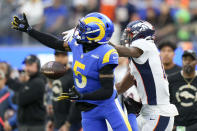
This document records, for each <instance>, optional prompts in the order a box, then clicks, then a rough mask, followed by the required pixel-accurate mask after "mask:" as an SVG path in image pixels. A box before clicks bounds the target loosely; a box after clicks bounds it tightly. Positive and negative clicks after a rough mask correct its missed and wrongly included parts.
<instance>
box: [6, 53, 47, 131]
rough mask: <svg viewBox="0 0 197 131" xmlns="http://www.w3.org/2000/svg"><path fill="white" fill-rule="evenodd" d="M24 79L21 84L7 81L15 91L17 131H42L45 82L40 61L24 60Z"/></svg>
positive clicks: (35, 59) (33, 56) (30, 57)
mask: <svg viewBox="0 0 197 131" xmlns="http://www.w3.org/2000/svg"><path fill="white" fill-rule="evenodd" d="M24 64H25V69H24V70H25V73H26V76H25V79H23V82H19V81H16V80H13V79H11V78H9V79H8V81H7V84H8V86H9V87H10V88H12V89H13V90H14V91H15V95H14V98H13V101H14V102H15V103H16V104H17V105H18V114H17V117H18V129H19V131H44V130H45V126H44V124H45V113H46V111H45V107H44V104H43V99H44V98H43V97H44V93H45V80H44V78H43V76H42V75H41V74H40V60H39V59H38V58H37V57H36V56H35V55H29V56H27V57H26V58H25V60H24Z"/></svg>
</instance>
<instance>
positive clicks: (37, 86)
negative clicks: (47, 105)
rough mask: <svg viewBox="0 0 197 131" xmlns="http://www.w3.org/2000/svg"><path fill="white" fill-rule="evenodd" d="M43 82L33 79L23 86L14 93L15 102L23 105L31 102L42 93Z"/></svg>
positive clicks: (41, 95)
mask: <svg viewBox="0 0 197 131" xmlns="http://www.w3.org/2000/svg"><path fill="white" fill-rule="evenodd" d="M44 87H45V84H44V82H43V81H41V80H40V81H39V80H35V81H33V82H32V83H31V84H30V85H29V86H25V87H24V88H23V89H22V90H20V91H19V92H17V93H16V95H15V98H16V104H18V105H20V106H24V105H26V104H31V103H32V102H34V101H35V100H37V99H40V98H42V97H43V95H44Z"/></svg>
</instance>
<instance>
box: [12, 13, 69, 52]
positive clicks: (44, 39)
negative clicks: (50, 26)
mask: <svg viewBox="0 0 197 131" xmlns="http://www.w3.org/2000/svg"><path fill="white" fill-rule="evenodd" d="M12 25H13V26H12V28H13V29H16V30H19V31H22V32H26V33H27V34H29V35H30V36H31V37H33V38H34V39H36V40H38V41H39V42H41V43H42V44H44V45H46V46H48V47H50V48H53V49H57V50H62V51H71V50H70V48H69V46H68V44H67V43H66V42H64V41H63V40H60V39H58V38H57V37H55V36H52V35H49V34H46V33H41V32H39V31H36V30H34V29H32V27H31V26H29V24H28V21H27V18H26V16H25V14H23V19H19V18H18V17H17V16H14V21H13V22H12Z"/></svg>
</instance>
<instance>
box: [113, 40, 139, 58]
mask: <svg viewBox="0 0 197 131" xmlns="http://www.w3.org/2000/svg"><path fill="white" fill-rule="evenodd" d="M109 44H110V45H112V46H113V47H114V48H115V49H116V50H117V52H118V54H119V56H120V57H134V58H138V57H140V56H141V55H142V54H143V51H142V50H141V49H139V48H137V47H125V46H118V45H114V44H113V43H111V42H109Z"/></svg>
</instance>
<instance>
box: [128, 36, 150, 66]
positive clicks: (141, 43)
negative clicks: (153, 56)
mask: <svg viewBox="0 0 197 131" xmlns="http://www.w3.org/2000/svg"><path fill="white" fill-rule="evenodd" d="M131 47H136V48H138V49H141V50H142V51H143V54H142V55H141V56H140V57H138V58H134V60H135V61H136V62H137V63H138V64H144V63H145V62H146V61H147V59H148V56H149V55H148V52H149V51H150V50H151V49H150V47H149V43H148V42H147V41H146V40H144V39H138V40H135V41H134V42H132V44H131Z"/></svg>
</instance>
